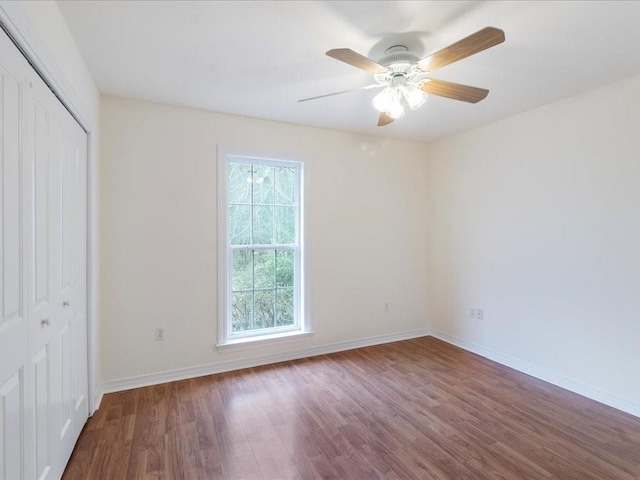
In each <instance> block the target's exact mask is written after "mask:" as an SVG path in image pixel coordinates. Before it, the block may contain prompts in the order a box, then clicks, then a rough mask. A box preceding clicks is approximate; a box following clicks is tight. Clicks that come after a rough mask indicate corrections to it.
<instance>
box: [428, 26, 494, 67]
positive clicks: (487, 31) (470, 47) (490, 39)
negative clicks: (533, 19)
mask: <svg viewBox="0 0 640 480" xmlns="http://www.w3.org/2000/svg"><path fill="white" fill-rule="evenodd" d="M502 42H504V32H503V31H502V30H500V29H499V28H495V27H485V28H483V29H482V30H479V31H477V32H476V33H473V34H471V35H469V36H468V37H466V38H463V39H462V40H460V41H458V42H456V43H454V44H452V45H449V46H448V47H445V48H443V49H442V50H438V51H437V52H435V53H432V54H431V55H429V56H427V57H425V58H423V59H422V60H420V61H419V62H418V68H419V69H420V70H422V71H423V72H434V71H436V70H438V69H439V68H442V67H444V66H446V65H449V64H450V63H453V62H457V61H458V60H462V59H463V58H467V57H470V56H471V55H474V54H476V53H478V52H481V51H483V50H486V49H487V48H491V47H493V46H495V45H498V44H499V43H502Z"/></svg>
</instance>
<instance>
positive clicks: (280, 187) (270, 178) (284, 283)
mask: <svg viewBox="0 0 640 480" xmlns="http://www.w3.org/2000/svg"><path fill="white" fill-rule="evenodd" d="M228 172H229V179H228V180H229V183H228V185H229V187H228V188H229V210H228V214H229V223H228V226H229V244H230V246H231V331H232V333H239V332H245V331H250V330H259V329H265V328H275V327H287V326H293V325H294V323H295V283H294V282H295V264H296V248H297V244H296V242H297V225H296V222H297V205H296V181H297V175H296V168H294V167H286V166H274V165H261V164H249V163H239V162H230V163H229V169H228Z"/></svg>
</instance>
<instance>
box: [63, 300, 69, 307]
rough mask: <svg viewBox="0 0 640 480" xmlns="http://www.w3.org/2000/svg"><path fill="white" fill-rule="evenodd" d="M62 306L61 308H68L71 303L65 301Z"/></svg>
mask: <svg viewBox="0 0 640 480" xmlns="http://www.w3.org/2000/svg"><path fill="white" fill-rule="evenodd" d="M62 306H63V307H70V306H71V302H69V301H68V300H65V301H64V302H62Z"/></svg>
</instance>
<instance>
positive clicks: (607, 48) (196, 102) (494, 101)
mask: <svg viewBox="0 0 640 480" xmlns="http://www.w3.org/2000/svg"><path fill="white" fill-rule="evenodd" d="M58 5H59V6H60V9H61V11H62V13H63V15H64V17H65V19H66V21H67V23H68V25H69V29H70V30H71V33H72V34H73V36H74V38H75V40H76V42H77V44H78V47H79V48H80V51H81V52H82V54H83V56H84V58H85V60H86V62H87V64H88V66H89V69H90V71H91V73H92V75H93V77H94V79H95V81H96V83H97V85H98V89H99V90H100V92H101V93H103V94H111V95H117V96H124V97H130V98H136V99H142V100H149V101H154V102H161V103H167V104H172V105H181V106H187V107H195V108H201V109H205V110H211V111H216V112H225V113H233V114H238V115H246V116H251V117H258V118H265V119H272V120H278V121H283V122H290V123H296V124H303V125H312V126H317V127H326V128H333V129H339V130H346V131H352V132H360V133H369V134H374V135H383V136H387V137H392V138H401V139H410V140H415V141H421V142H431V141H434V140H436V139H440V138H443V137H446V136H449V135H452V134H454V133H456V132H460V131H464V130H469V129H471V128H474V127H478V126H480V125H483V124H487V123H490V122H492V121H495V120H497V119H501V118H505V117H509V116H511V115H514V114H516V113H519V112H522V111H526V110H529V109H532V108H535V107H538V106H541V105H544V104H546V103H549V102H552V101H555V100H558V99H561V98H564V97H568V96H571V95H574V94H576V93H579V92H582V91H585V90H589V89H592V88H595V87H598V86H601V85H606V84H608V83H612V82H614V81H616V80H619V79H621V78H624V77H628V76H631V75H634V74H637V73H640V27H639V26H638V25H639V21H640V2H632V1H625V2H615V1H610V0H609V1H587V2H582V1H555V2H551V1H549V2H542V1H531V2H526V1H513V2H509V1H486V2H477V1H470V2H455V1H411V2H403V1H315V2H307V1H252V2H251V1H237V2H231V1H229V2H222V1H198V2H191V1H157V2H156V1H59V2H58ZM485 26H495V27H498V28H501V29H503V30H504V31H505V35H506V41H505V43H503V44H501V45H498V46H496V47H493V48H491V49H489V50H486V51H484V52H481V53H479V54H476V55H474V56H472V57H469V58H466V59H464V60H462V61H460V62H458V63H456V64H453V65H449V66H447V67H444V68H442V69H441V70H438V71H437V72H434V74H433V75H432V76H433V78H439V79H443V80H449V81H453V82H457V83H463V84H467V85H473V86H477V87H483V88H488V89H489V90H490V93H489V96H488V97H487V98H486V99H485V100H484V101H482V102H480V103H478V104H475V105H473V104H467V103H463V102H457V101H454V100H449V99H444V98H438V97H433V96H432V97H430V98H429V100H428V101H427V102H426V103H425V105H423V106H422V107H421V108H420V109H419V110H417V111H415V112H408V113H407V115H406V116H405V117H403V118H401V119H400V120H398V121H396V122H395V123H393V124H392V125H390V126H387V127H376V122H377V113H376V111H375V110H374V109H373V107H372V105H371V98H372V97H373V96H374V95H375V93H376V91H375V90H364V91H358V92H353V93H348V94H344V95H338V96H334V97H328V98H324V99H319V100H315V101H310V102H303V103H298V102H297V100H298V99H301V98H306V97H311V96H316V95H321V94H325V93H330V92H334V91H340V90H346V89H350V88H356V87H360V86H364V85H368V84H371V83H373V82H372V77H371V75H370V74H368V73H366V72H364V71H361V70H358V69H356V68H354V67H351V66H349V65H346V64H344V63H342V62H339V61H337V60H334V59H332V58H329V57H327V56H326V55H325V52H326V51H327V50H329V49H331V48H341V47H346V48H351V49H353V50H355V51H357V52H359V53H361V54H363V55H367V56H370V57H371V58H373V59H375V60H377V59H379V58H380V57H381V56H382V54H383V53H384V51H385V49H386V48H387V47H389V46H391V45H394V44H398V43H403V44H405V45H407V46H409V47H410V48H411V49H412V50H413V52H414V53H417V54H418V55H419V56H421V57H422V56H425V55H426V54H428V53H430V52H433V51H435V50H438V49H440V48H442V47H445V46H447V45H449V44H451V43H453V42H455V41H457V40H459V39H461V38H463V37H466V36H467V35H469V34H471V33H473V32H475V31H477V30H479V29H481V28H483V27H485Z"/></svg>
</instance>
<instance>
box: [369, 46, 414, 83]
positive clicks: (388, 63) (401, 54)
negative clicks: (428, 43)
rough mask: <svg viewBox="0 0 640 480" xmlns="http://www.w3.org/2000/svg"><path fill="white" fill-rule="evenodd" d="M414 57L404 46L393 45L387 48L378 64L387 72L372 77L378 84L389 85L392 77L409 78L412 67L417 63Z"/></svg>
mask: <svg viewBox="0 0 640 480" xmlns="http://www.w3.org/2000/svg"><path fill="white" fill-rule="evenodd" d="M419 60H420V58H418V57H417V56H416V55H414V54H412V53H410V52H409V49H408V48H407V47H405V46H404V45H394V46H393V47H389V48H388V49H387V51H386V53H385V55H384V57H382V58H381V59H380V60H379V61H378V63H379V64H380V65H382V66H384V67H387V69H388V70H389V71H388V72H386V73H380V74H376V75H374V77H375V79H376V81H377V82H378V83H385V84H386V83H390V82H391V80H392V79H393V77H396V76H398V75H403V76H410V75H411V74H412V73H414V72H413V71H412V67H413V65H415V64H416V63H418V61H419Z"/></svg>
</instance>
